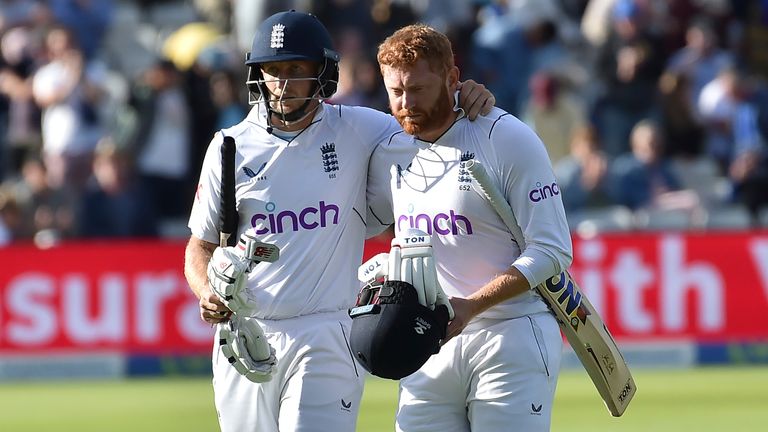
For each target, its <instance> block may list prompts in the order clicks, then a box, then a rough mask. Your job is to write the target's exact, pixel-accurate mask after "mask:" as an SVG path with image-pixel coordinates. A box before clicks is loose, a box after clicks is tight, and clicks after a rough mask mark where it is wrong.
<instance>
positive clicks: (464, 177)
mask: <svg viewBox="0 0 768 432" xmlns="http://www.w3.org/2000/svg"><path fill="white" fill-rule="evenodd" d="M474 158H475V154H474V153H470V152H464V153H463V154H462V155H461V159H460V161H459V183H472V175H471V174H470V173H469V171H467V162H469V161H471V160H473V159H474Z"/></svg>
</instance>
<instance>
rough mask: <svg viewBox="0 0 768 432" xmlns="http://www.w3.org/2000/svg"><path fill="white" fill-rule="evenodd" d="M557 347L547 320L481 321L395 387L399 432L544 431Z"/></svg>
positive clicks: (555, 372)
mask: <svg viewBox="0 0 768 432" xmlns="http://www.w3.org/2000/svg"><path fill="white" fill-rule="evenodd" d="M562 350H563V340H562V336H561V335H560V328H559V327H558V325H557V321H556V320H555V318H554V316H552V315H551V314H550V313H540V314H535V315H530V316H523V317H520V318H514V319H507V320H492V319H481V320H478V321H476V322H472V323H470V325H469V326H468V327H467V328H466V329H465V330H464V331H463V332H462V333H461V334H460V335H458V336H456V337H454V338H453V339H451V340H450V341H448V343H446V344H445V345H444V346H443V347H442V348H441V349H440V352H439V353H438V354H435V355H433V356H432V357H430V359H429V360H428V361H427V362H426V363H425V364H424V366H422V367H421V369H420V370H418V371H417V372H416V373H414V374H412V375H410V376H408V377H406V378H404V379H403V380H401V381H400V400H399V407H398V412H397V422H396V429H397V431H399V432H435V431H439V432H469V431H475V432H513V431H514V432H546V431H549V427H550V421H551V417H552V403H553V400H554V397H555V387H556V385H557V377H558V375H559V373H560V360H561V358H562Z"/></svg>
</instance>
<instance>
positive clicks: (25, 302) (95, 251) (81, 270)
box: [0, 232, 768, 355]
mask: <svg viewBox="0 0 768 432" xmlns="http://www.w3.org/2000/svg"><path fill="white" fill-rule="evenodd" d="M387 243H388V242H381V243H375V242H370V243H369V244H368V247H367V248H366V256H371V255H373V254H374V253H376V252H379V251H381V250H386V249H387V248H388V245H387ZM183 251H184V244H183V243H182V242H156V241H152V242H104V243H77V244H68V245H65V246H61V247H56V248H52V249H47V250H39V249H36V248H34V247H32V246H14V247H10V248H0V263H2V264H0V266H1V267H0V355H7V354H32V353H44V352H49V351H54V350H55V351H58V352H82V351H90V350H103V351H117V352H126V353H128V352H130V353H148V354H162V353H181V354H184V353H208V352H209V350H210V346H211V341H212V334H213V330H212V329H211V327H210V326H208V325H206V324H205V323H203V322H202V321H201V320H200V319H199V317H198V309H197V300H196V299H195V298H194V296H193V295H192V294H191V292H190V291H189V288H188V287H187V285H186V282H185V280H184V275H183V271H182V266H183ZM574 255H575V260H574V263H573V266H572V268H571V271H572V274H573V276H574V277H575V278H576V280H577V281H579V284H580V286H581V288H582V290H583V291H584V292H585V293H586V294H587V295H588V296H589V298H590V301H591V302H592V303H593V304H594V305H595V307H596V308H597V309H598V310H599V311H600V313H601V315H602V316H603V318H604V320H605V322H606V324H607V325H608V327H609V328H610V329H611V331H612V333H613V334H614V336H616V337H617V339H619V340H621V341H659V340H677V339H689V340H694V341H699V342H725V341H768V233H766V232H753V233H706V234H689V233H687V234H651V233H647V234H645V233H644V234H631V235H629V234H628V235H606V236H600V237H596V238H593V239H578V238H576V239H574Z"/></svg>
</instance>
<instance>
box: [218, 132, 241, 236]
mask: <svg viewBox="0 0 768 432" xmlns="http://www.w3.org/2000/svg"><path fill="white" fill-rule="evenodd" d="M220 199H221V229H220V230H219V246H221V247H226V246H234V245H235V244H236V243H237V238H236V237H234V236H233V234H234V233H235V232H236V231H237V202H236V198H235V139H234V138H232V137H231V136H225V137H224V142H223V143H222V144H221V197H220Z"/></svg>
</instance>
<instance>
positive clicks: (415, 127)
mask: <svg viewBox="0 0 768 432" xmlns="http://www.w3.org/2000/svg"><path fill="white" fill-rule="evenodd" d="M451 100H452V99H451V97H450V96H449V95H448V89H446V88H445V87H443V88H442V90H441V91H440V96H439V97H438V98H437V101H436V102H435V104H434V106H433V107H432V109H431V110H429V112H426V111H422V110H420V109H410V110H409V109H401V110H400V111H397V112H393V114H394V116H395V118H396V119H397V122H398V123H400V126H402V128H403V130H404V131H405V133H407V134H408V135H414V136H419V134H423V133H426V132H430V131H432V130H434V129H437V128H439V127H440V126H442V125H443V123H444V122H445V119H446V118H447V117H448V116H450V114H451V112H452V111H453V106H452V104H451ZM410 115H419V117H418V118H416V119H407V118H406V117H408V116H410Z"/></svg>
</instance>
